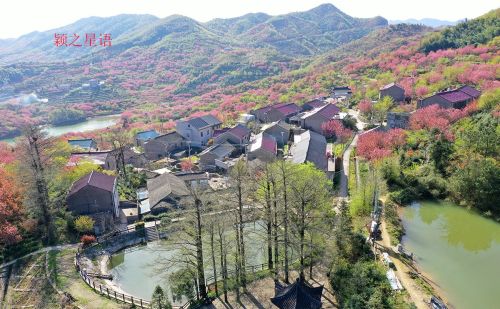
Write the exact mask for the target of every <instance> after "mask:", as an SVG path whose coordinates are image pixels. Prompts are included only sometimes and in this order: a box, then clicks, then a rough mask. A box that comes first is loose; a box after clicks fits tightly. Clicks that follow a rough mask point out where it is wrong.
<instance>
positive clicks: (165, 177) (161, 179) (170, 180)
mask: <svg viewBox="0 0 500 309" xmlns="http://www.w3.org/2000/svg"><path fill="white" fill-rule="evenodd" d="M147 187H148V192H149V203H150V205H151V207H152V208H153V207H155V206H156V205H157V204H158V203H159V202H161V201H162V200H163V199H165V198H167V197H169V196H172V197H175V196H177V197H180V196H186V195H189V190H188V188H187V186H186V184H185V183H184V181H183V180H182V179H180V178H179V177H177V176H175V175H173V174H171V173H165V174H162V175H160V176H158V177H156V178H153V179H149V180H148V183H147Z"/></svg>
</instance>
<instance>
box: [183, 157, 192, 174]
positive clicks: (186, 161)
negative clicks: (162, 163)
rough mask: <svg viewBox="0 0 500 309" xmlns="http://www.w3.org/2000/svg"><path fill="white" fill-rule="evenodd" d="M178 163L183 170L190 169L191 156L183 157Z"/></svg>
mask: <svg viewBox="0 0 500 309" xmlns="http://www.w3.org/2000/svg"><path fill="white" fill-rule="evenodd" d="M180 165H181V170H182V171H183V172H187V171H192V170H193V168H194V160H193V159H192V158H184V159H183V160H182V161H181V163H180Z"/></svg>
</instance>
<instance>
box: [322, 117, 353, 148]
mask: <svg viewBox="0 0 500 309" xmlns="http://www.w3.org/2000/svg"><path fill="white" fill-rule="evenodd" d="M321 129H322V130H323V134H324V135H325V136H326V137H334V136H335V138H336V139H337V141H339V142H341V143H345V142H346V141H347V140H348V139H349V138H350V137H351V136H352V130H350V129H348V128H345V127H344V125H343V124H342V122H341V121H340V120H337V119H333V120H330V121H327V122H325V123H323V124H322V125H321Z"/></svg>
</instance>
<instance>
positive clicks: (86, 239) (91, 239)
mask: <svg viewBox="0 0 500 309" xmlns="http://www.w3.org/2000/svg"><path fill="white" fill-rule="evenodd" d="M80 241H81V242H82V244H83V246H88V245H90V244H93V243H95V241H96V238H95V236H94V235H83V236H82V238H80Z"/></svg>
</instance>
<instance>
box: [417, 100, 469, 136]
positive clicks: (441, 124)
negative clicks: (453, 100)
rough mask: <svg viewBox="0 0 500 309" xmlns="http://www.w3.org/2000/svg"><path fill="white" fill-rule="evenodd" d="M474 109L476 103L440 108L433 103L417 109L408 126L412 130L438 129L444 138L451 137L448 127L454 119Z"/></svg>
mask: <svg viewBox="0 0 500 309" xmlns="http://www.w3.org/2000/svg"><path fill="white" fill-rule="evenodd" d="M475 110H476V104H475V103H474V104H469V105H468V106H467V107H466V108H464V109H462V110H460V109H454V108H449V109H445V108H441V107H439V105H437V104H434V105H431V106H427V107H425V108H421V109H418V110H417V111H416V112H415V113H413V114H412V115H411V117H410V128H411V129H413V130H422V129H423V130H429V131H431V130H439V131H440V132H441V133H444V134H445V136H446V138H448V139H452V138H453V136H452V135H451V132H449V127H450V125H451V124H452V123H454V122H455V121H457V120H459V119H461V118H463V117H465V116H467V115H468V114H470V113H471V112H473V111H475Z"/></svg>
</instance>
